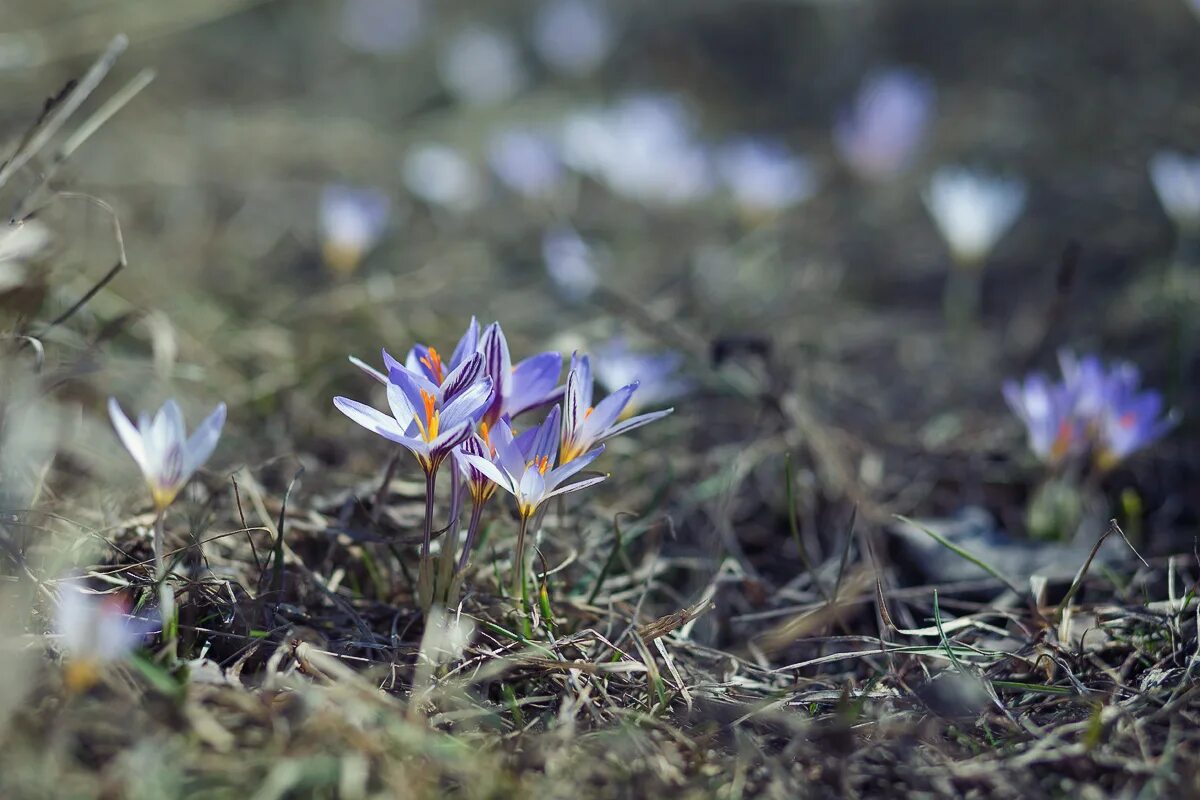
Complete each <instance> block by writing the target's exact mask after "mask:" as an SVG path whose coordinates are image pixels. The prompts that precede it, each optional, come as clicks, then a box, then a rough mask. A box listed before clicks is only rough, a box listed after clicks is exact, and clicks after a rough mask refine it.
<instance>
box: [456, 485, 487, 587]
mask: <svg viewBox="0 0 1200 800" xmlns="http://www.w3.org/2000/svg"><path fill="white" fill-rule="evenodd" d="M483 502H486V501H481V502H478V503H475V504H473V505H472V506H471V521H470V522H468V523H467V538H466V540H464V541H463V549H462V555H461V556H459V559H458V571H459V572H462V571H463V570H464V569H466V568H467V564H468V563H470V561H471V551H472V550H474V549H475V540H476V539H477V538H478V536H479V520H480V519H482V518H483Z"/></svg>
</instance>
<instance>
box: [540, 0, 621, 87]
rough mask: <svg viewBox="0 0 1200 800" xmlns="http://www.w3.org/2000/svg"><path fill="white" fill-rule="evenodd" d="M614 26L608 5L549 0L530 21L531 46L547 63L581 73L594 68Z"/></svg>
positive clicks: (573, 73)
mask: <svg viewBox="0 0 1200 800" xmlns="http://www.w3.org/2000/svg"><path fill="white" fill-rule="evenodd" d="M613 39H614V26H613V21H612V17H611V16H610V14H609V10H608V7H607V6H606V5H605V4H604V3H602V2H598V1H597V0H549V2H546V3H543V4H542V6H541V7H540V8H539V9H538V12H537V16H536V17H535V18H534V21H533V46H534V49H535V50H537V54H538V56H539V57H540V58H541V59H542V61H544V62H545V63H546V64H547V66H549V67H550V68H551V69H554V70H555V71H557V72H560V73H563V74H565V75H570V76H573V77H582V76H584V75H588V74H590V73H592V72H594V71H595V70H596V69H597V68H598V67H599V66H600V65H601V64H603V63H604V60H605V59H606V58H608V54H609V53H610V52H611V51H612V47H613Z"/></svg>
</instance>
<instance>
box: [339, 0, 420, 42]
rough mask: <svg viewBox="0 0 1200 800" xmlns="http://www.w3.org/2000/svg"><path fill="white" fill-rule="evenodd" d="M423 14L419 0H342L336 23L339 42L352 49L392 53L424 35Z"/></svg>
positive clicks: (417, 40)
mask: <svg viewBox="0 0 1200 800" xmlns="http://www.w3.org/2000/svg"><path fill="white" fill-rule="evenodd" d="M426 14H427V9H426V8H425V3H424V2H422V0H345V2H344V3H343V4H342V8H341V14H340V17H339V20H338V22H339V28H340V33H341V37H342V41H344V42H345V43H346V44H347V45H349V46H350V47H353V48H354V49H355V50H360V51H362V52H364V53H373V54H375V55H395V54H399V53H403V52H405V51H407V50H409V49H411V48H412V47H413V46H414V45H416V44H417V43H418V42H419V41H420V40H421V38H422V37H423V36H424V35H425V29H426Z"/></svg>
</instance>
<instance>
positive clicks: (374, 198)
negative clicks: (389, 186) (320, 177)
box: [318, 185, 392, 274]
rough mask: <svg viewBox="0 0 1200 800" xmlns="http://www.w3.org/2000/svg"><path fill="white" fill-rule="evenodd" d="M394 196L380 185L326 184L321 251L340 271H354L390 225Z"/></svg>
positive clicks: (321, 216) (322, 208) (320, 219)
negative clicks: (381, 188) (389, 217)
mask: <svg viewBox="0 0 1200 800" xmlns="http://www.w3.org/2000/svg"><path fill="white" fill-rule="evenodd" d="M391 205H392V204H391V200H389V199H388V196H387V195H386V194H384V193H383V192H381V191H380V190H378V189H373V188H369V187H367V188H364V187H354V186H342V185H334V186H326V187H325V188H324V189H322V190H321V204H320V212H319V219H318V222H319V227H320V236H321V254H322V255H323V256H324V258H325V263H326V264H328V265H329V266H330V267H331V268H332V269H333V270H335V271H336V272H339V273H343V274H344V273H349V272H353V271H354V269H355V268H356V267H357V266H358V264H359V262H360V261H362V259H363V257H364V256H365V255H366V254H367V253H368V252H370V250H371V248H373V247H374V246H375V244H376V243H377V242H378V241H379V239H380V237H381V236H382V235H383V231H384V229H385V228H386V227H387V221H388V214H389V213H390V212H391Z"/></svg>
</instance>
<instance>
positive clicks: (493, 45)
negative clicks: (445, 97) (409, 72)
mask: <svg viewBox="0 0 1200 800" xmlns="http://www.w3.org/2000/svg"><path fill="white" fill-rule="evenodd" d="M437 68H438V75H439V76H440V77H441V79H442V84H443V85H444V86H445V87H446V90H447V91H449V92H450V94H452V95H454V97H455V98H457V99H458V100H459V101H460V102H463V103H466V104H468V105H496V104H499V103H503V102H504V101H505V100H508V99H510V98H512V97H513V96H514V95H516V94H517V92H519V91H520V90H521V87H522V86H523V85H524V83H525V71H524V69H523V68H522V66H521V57H520V53H519V52H518V50H517V45H516V42H514V41H513V38H512V37H511V36H510V35H508V34H507V33H505V32H503V31H500V30H497V29H495V28H490V27H485V26H483V25H469V26H467V27H465V28H462V29H461V30H459V31H458V32H457V33H455V34H454V35H453V36H451V37H450V39H449V41H447V42H446V44H445V46H444V47H443V48H442V50H441V52H440V53H439V54H438V62H437Z"/></svg>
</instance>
